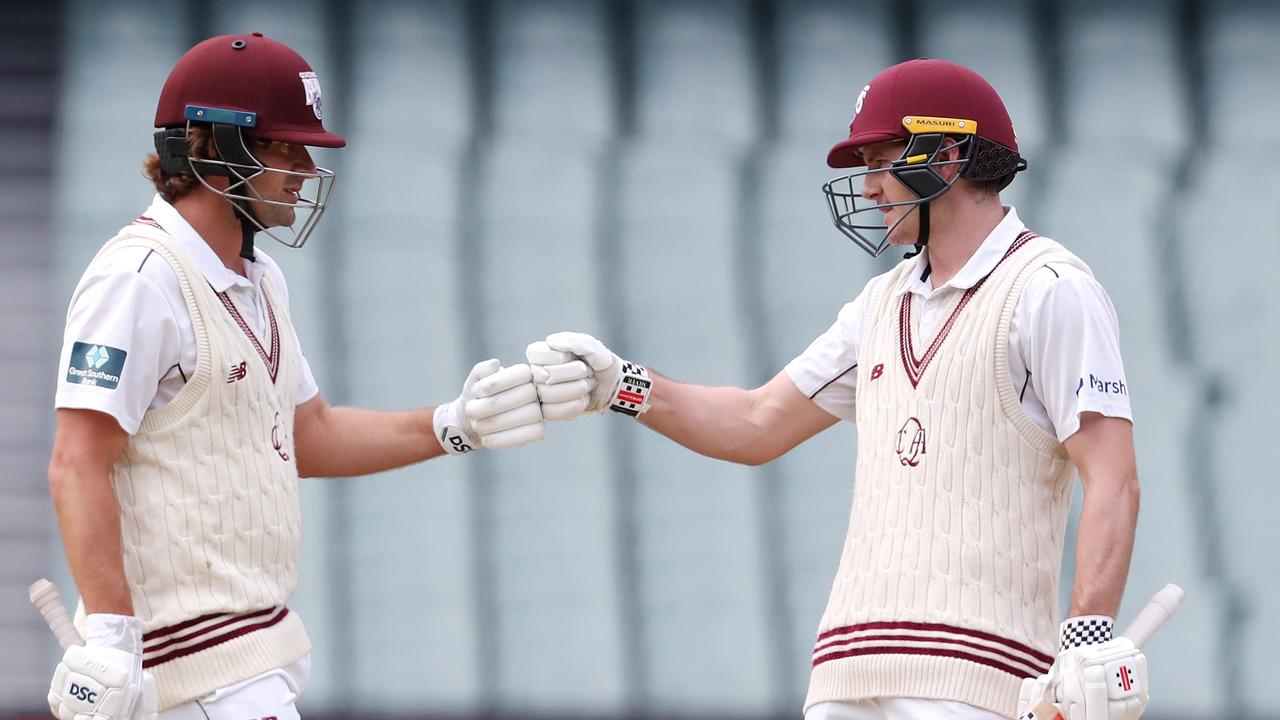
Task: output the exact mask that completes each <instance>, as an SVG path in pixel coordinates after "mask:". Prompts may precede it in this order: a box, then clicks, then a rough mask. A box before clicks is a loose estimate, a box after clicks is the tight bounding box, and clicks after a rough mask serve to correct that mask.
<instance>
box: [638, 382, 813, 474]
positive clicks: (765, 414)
mask: <svg viewBox="0 0 1280 720" xmlns="http://www.w3.org/2000/svg"><path fill="white" fill-rule="evenodd" d="M650 374H651V375H653V376H654V385H653V392H652V394H651V395H650V398H649V402H650V408H649V411H648V412H646V413H645V414H643V415H641V416H640V421H641V422H642V423H644V424H645V425H648V426H649V427H651V428H653V429H654V430H656V431H658V432H660V433H662V434H663V435H666V436H667V437H669V438H671V439H672V440H675V441H676V442H678V443H680V444H681V445H684V446H685V447H687V448H689V449H690V450H693V451H695V452H698V453H701V454H703V455H706V456H708V457H713V458H717V459H720V460H728V461H730V462H736V463H742V464H744V465H761V464H764V463H767V462H769V461H771V460H774V459H775V458H777V457H779V456H781V455H782V454H784V453H786V452H787V451H788V450H790V449H791V448H793V447H795V446H796V445H799V444H800V443H801V442H803V441H804V440H806V439H808V438H810V437H812V436H813V435H815V434H817V433H818V432H821V431H822V430H825V429H826V428H828V427H831V425H833V424H835V422H836V418H834V417H832V416H831V415H828V414H827V413H826V412H825V411H823V410H822V409H821V408H819V407H818V406H816V405H814V404H813V402H812V401H811V400H809V398H807V397H805V396H804V395H803V394H802V393H801V392H800V391H799V390H797V389H796V387H795V385H794V384H792V382H791V380H790V378H788V377H786V375H785V374H783V373H779V374H778V375H777V376H776V377H774V378H773V379H772V380H770V381H769V382H768V383H766V384H765V385H763V386H761V387H758V388H756V389H754V390H744V389H742V388H735V387H708V386H705V385H690V384H687V383H681V382H677V381H675V380H671V379H670V378H667V377H664V376H662V375H659V374H657V373H653V372H652V370H651V371H650Z"/></svg>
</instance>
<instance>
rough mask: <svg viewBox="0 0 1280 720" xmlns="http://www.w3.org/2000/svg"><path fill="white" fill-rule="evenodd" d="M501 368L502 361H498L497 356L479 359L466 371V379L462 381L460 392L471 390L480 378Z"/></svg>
mask: <svg viewBox="0 0 1280 720" xmlns="http://www.w3.org/2000/svg"><path fill="white" fill-rule="evenodd" d="M501 369H502V363H501V362H499V361H498V358H489V359H488V360H481V361H480V362H478V363H476V364H475V365H473V366H471V372H469V373H467V379H466V380H464V381H463V383H462V392H463V393H464V394H465V393H467V392H469V391H471V389H472V388H473V387H475V384H476V383H477V382H480V380H482V379H484V378H487V377H489V376H490V375H492V374H494V373H496V372H498V371H499V370H501Z"/></svg>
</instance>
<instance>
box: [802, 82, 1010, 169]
mask: <svg viewBox="0 0 1280 720" xmlns="http://www.w3.org/2000/svg"><path fill="white" fill-rule="evenodd" d="M909 118H925V119H930V118H943V119H948V120H962V121H965V122H970V123H976V125H977V132H976V133H975V134H976V135H977V136H978V137H980V138H983V139H985V140H986V141H988V142H992V143H996V144H997V145H999V146H1002V147H1003V148H1005V149H1006V150H1010V151H1012V153H1013V155H1014V156H1017V153H1018V138H1017V137H1016V136H1015V135H1014V132H1013V122H1012V121H1010V120H1009V112H1008V110H1006V109H1005V107H1004V103H1003V102H1002V101H1001V100H1000V96H999V95H998V94H996V91H995V89H994V88H992V87H991V84H990V83H988V82H987V81H986V80H984V79H982V76H981V75H979V74H978V73H976V72H974V71H972V70H970V69H969V68H967V67H964V66H963V65H958V64H956V63H953V62H948V61H946V60H935V59H919V60H909V61H907V62H904V63H899V64H897V65H894V66H893V67H890V68H888V69H887V70H885V71H883V72H881V73H880V74H879V75H876V76H875V77H874V78H873V79H872V80H871V82H870V83H868V84H867V85H866V87H864V88H863V89H862V93H861V94H860V95H859V96H858V100H857V104H856V105H855V107H854V114H853V121H852V122H850V123H849V138H848V139H847V140H842V141H840V142H839V143H836V145H835V146H834V147H832V148H831V151H830V152H829V153H827V164H828V165H830V166H831V167H833V168H848V167H860V166H862V165H863V161H862V155H861V154H860V153H859V152H858V151H857V149H858V148H859V147H861V146H863V145H870V144H872V143H878V142H884V141H886V140H910V139H911V136H912V134H913V133H912V131H911V130H910V129H909V123H910V122H919V121H918V120H908V119H909ZM904 121H906V122H907V124H904ZM939 129H942V130H943V131H944V132H945V131H946V128H945V126H941V125H940V127H939ZM969 131H970V132H972V129H969ZM915 132H917V133H918V132H920V130H919V129H916V130H915Z"/></svg>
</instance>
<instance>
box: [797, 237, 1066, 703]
mask: <svg viewBox="0 0 1280 720" xmlns="http://www.w3.org/2000/svg"><path fill="white" fill-rule="evenodd" d="M1049 262H1067V263H1071V264H1073V265H1076V266H1078V267H1080V268H1082V269H1084V270H1085V271H1086V272H1087V271H1088V267H1087V266H1085V265H1084V263H1082V262H1081V261H1080V260H1078V259H1077V258H1076V257H1075V256H1074V255H1072V254H1071V253H1069V252H1068V251H1067V250H1065V249H1064V248H1062V247H1061V246H1060V245H1058V244H1057V243H1055V242H1053V241H1052V240H1049V239H1047V238H1040V237H1037V236H1035V235H1033V234H1031V233H1023V234H1022V235H1020V236H1019V238H1018V240H1017V241H1016V242H1015V243H1014V244H1013V245H1012V247H1011V248H1010V251H1009V253H1008V254H1007V255H1005V257H1004V259H1003V260H1002V261H1001V262H1000V264H999V265H997V266H996V268H995V269H994V270H993V271H992V272H991V274H990V275H988V276H987V277H986V278H985V279H984V280H983V281H982V282H980V283H978V284H977V285H975V287H974V288H973V289H971V290H970V291H968V292H967V293H964V294H963V297H962V298H960V299H958V300H957V301H956V302H955V304H954V305H953V307H952V308H950V309H949V312H948V314H947V315H946V317H949V318H950V319H949V320H947V321H945V322H942V323H940V324H939V327H938V329H937V330H936V331H935V335H934V337H931V338H921V337H920V336H919V334H918V322H917V318H915V317H913V316H912V313H911V306H910V293H908V292H906V291H905V288H906V286H907V282H908V280H909V279H910V277H909V275H910V273H912V272H913V271H914V269H915V268H916V263H915V262H914V261H905V262H903V263H901V264H899V265H898V266H897V268H895V269H894V270H892V271H890V272H889V273H888V274H887V275H888V277H887V278H886V281H885V282H881V283H879V284H878V287H879V290H878V291H873V295H872V298H871V303H870V306H869V307H870V312H869V314H868V316H867V321H866V322H867V325H866V327H865V333H864V336H863V346H862V348H861V349H860V352H859V364H858V371H857V372H858V378H857V397H858V404H857V420H858V436H859V438H858V462H857V482H856V483H855V485H854V499H853V509H852V512H851V514H850V519H849V532H848V535H847V537H846V540H845V545H844V552H843V555H842V556H841V559H840V566H839V570H838V572H837V575H836V579H835V582H834V584H833V586H832V588H831V595H830V598H829V600H828V602H827V609H826V612H825V613H824V614H823V618H822V623H821V626H820V629H819V636H818V642H817V644H816V646H815V650H814V655H813V666H814V667H813V672H812V675H811V679H810V685H809V693H808V697H807V698H806V700H805V709H806V710H808V708H810V707H812V706H813V705H815V704H817V703H821V702H830V701H837V702H842V701H855V700H859V699H863V698H869V697H883V696H897V697H919V698H934V699H940V700H954V701H959V702H965V703H969V704H971V705H975V706H977V707H981V708H984V709H986V710H989V711H991V712H995V713H999V714H1003V715H1006V716H1008V717H1013V715H1014V714H1015V712H1016V710H1017V700H1018V687H1019V684H1020V681H1021V679H1022V678H1023V677H1033V676H1037V675H1040V674H1042V673H1043V672H1046V671H1047V670H1048V669H1049V666H1050V664H1052V662H1053V653H1054V652H1055V651H1056V650H1057V629H1058V610H1057V602H1058V585H1059V575H1060V571H1061V563H1062V546H1063V534H1064V531H1065V528H1066V521H1067V513H1068V510H1069V505H1070V488H1071V483H1072V481H1073V479H1074V468H1073V466H1072V465H1071V463H1070V461H1069V459H1068V458H1067V455H1066V451H1065V450H1064V449H1063V447H1062V445H1061V444H1060V443H1059V442H1058V441H1057V439H1056V438H1054V437H1053V436H1052V435H1050V434H1048V433H1046V432H1044V431H1043V430H1041V429H1040V428H1039V427H1038V426H1037V425H1036V424H1035V422H1034V421H1032V420H1031V419H1030V418H1029V417H1027V415H1026V414H1025V412H1024V411H1023V409H1022V406H1021V404H1020V402H1019V399H1018V395H1017V393H1016V391H1015V390H1014V385H1013V381H1012V379H1011V378H1010V377H1009V371H1008V368H1009V363H1008V336H1009V324H1010V321H1011V320H1012V317H1013V310H1014V307H1015V306H1016V304H1017V301H1018V297H1019V295H1020V294H1021V291H1022V287H1023V285H1024V284H1025V282H1026V279H1027V277H1028V276H1029V275H1030V274H1031V273H1032V272H1034V271H1035V270H1036V269H1038V268H1040V267H1042V266H1044V265H1045V264H1047V263H1049Z"/></svg>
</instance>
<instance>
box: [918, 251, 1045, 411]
mask: <svg viewBox="0 0 1280 720" xmlns="http://www.w3.org/2000/svg"><path fill="white" fill-rule="evenodd" d="M1035 237H1039V236H1038V235H1036V234H1035V233H1033V232H1031V231H1030V230H1024V231H1022V234H1020V235H1018V238H1017V239H1016V240H1014V241H1013V244H1012V245H1010V246H1009V249H1008V250H1007V251H1005V254H1004V256H1003V257H1001V258H1000V262H997V263H996V267H993V268H991V272H989V273H987V274H986V275H984V276H983V277H982V279H981V280H979V281H978V282H976V283H974V286H973V287H971V288H969V289H968V290H966V291H965V292H964V295H963V296H962V297H961V298H960V302H958V303H956V307H955V309H954V310H952V311H951V315H950V316H949V317H948V318H947V321H946V322H945V323H943V325H942V328H941V329H939V330H938V333H937V335H935V336H934V338H933V342H931V343H929V347H928V348H927V349H926V350H925V351H924V357H919V358H918V357H916V349H915V341H914V340H912V337H911V293H909V292H906V293H903V294H902V301H901V303H900V305H899V307H898V350H899V353H898V354H899V355H900V356H901V357H902V368H903V369H904V370H906V371H907V379H908V380H910V381H911V387H913V388H914V387H917V386H918V385H919V384H920V379H921V378H923V377H924V371H925V370H926V369H927V368H928V367H929V363H931V362H933V358H934V357H936V356H937V355H938V350H939V349H940V348H941V347H942V343H943V341H944V340H946V339H947V335H949V334H950V333H951V328H953V327H955V324H956V321H957V320H959V319H960V313H961V312H962V311H963V310H964V309H965V307H966V306H967V305H968V304H969V301H970V300H972V299H973V296H974V294H976V293H977V292H978V289H979V288H981V287H982V286H983V284H984V283H986V282H987V278H989V277H991V274H992V273H994V272H995V271H996V268H998V267H1000V264H1001V263H1003V262H1004V261H1005V260H1008V259H1009V256H1011V255H1013V254H1014V253H1015V252H1017V251H1018V250H1020V249H1022V247H1023V246H1025V245H1026V244H1027V242H1029V241H1030V240H1031V239H1032V238H1035Z"/></svg>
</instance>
